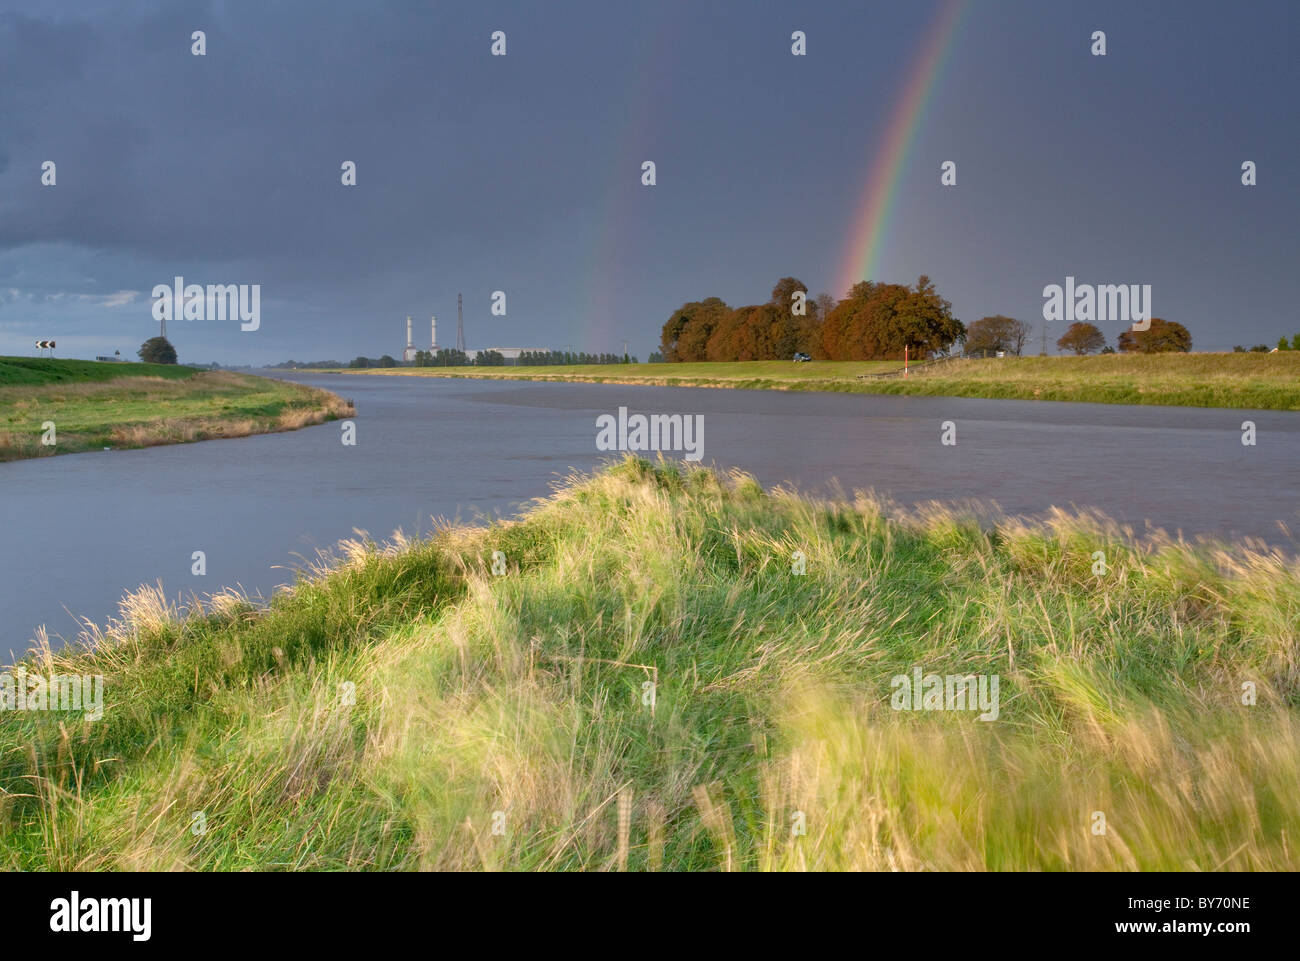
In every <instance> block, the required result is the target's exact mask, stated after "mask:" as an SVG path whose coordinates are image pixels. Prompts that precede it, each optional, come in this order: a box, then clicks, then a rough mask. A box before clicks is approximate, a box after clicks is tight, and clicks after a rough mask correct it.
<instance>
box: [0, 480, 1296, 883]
mask: <svg viewBox="0 0 1300 961" xmlns="http://www.w3.org/2000/svg"><path fill="white" fill-rule="evenodd" d="M497 551H499V552H501V553H502V554H503V555H504V558H503V561H504V572H503V573H501V574H499V575H494V574H493V573H492V570H491V568H492V566H493V552H497ZM795 551H801V552H803V554H804V555H805V557H806V573H804V574H802V575H796V574H794V573H792V569H791V568H792V556H793V554H794V552H795ZM1097 551H1102V552H1104V554H1105V564H1106V571H1105V573H1103V574H1100V575H1099V574H1097V573H1095V572H1094V571H1095V565H1096V563H1097V557H1096V554H1095V552H1097ZM1297 623H1300V568H1298V567H1297V565H1296V562H1295V560H1293V559H1285V558H1283V557H1281V556H1274V555H1271V554H1268V553H1261V552H1255V551H1253V550H1251V549H1249V548H1248V547H1245V546H1238V547H1233V548H1230V549H1229V548H1225V549H1221V550H1209V549H1205V550H1197V549H1192V548H1189V547H1187V546H1183V545H1177V544H1170V543H1156V544H1149V545H1147V546H1144V547H1140V548H1135V547H1133V546H1129V545H1127V543H1126V540H1125V538H1124V537H1123V536H1122V535H1121V533H1120V532H1117V531H1115V530H1113V529H1111V528H1110V527H1108V526H1107V525H1106V524H1104V523H1102V522H1099V521H1096V520H1093V519H1091V518H1088V517H1081V516H1073V515H1065V514H1060V515H1058V516H1056V517H1055V519H1054V520H1053V521H1052V522H1051V523H1050V524H1047V525H1045V526H1042V527H1033V526H1026V525H1023V524H1019V523H1009V522H1004V523H1002V524H1001V525H1000V526H998V527H997V529H996V531H994V532H993V533H984V532H982V530H981V528H980V526H979V525H977V524H976V523H974V522H973V521H972V520H970V519H969V518H965V517H963V516H961V515H958V514H955V513H953V512H952V511H950V510H947V509H944V508H940V507H936V508H934V509H933V510H930V511H927V512H923V513H920V514H913V515H911V516H906V517H900V516H896V514H895V511H894V510H893V509H892V508H891V507H890V506H889V505H887V504H883V503H881V502H879V501H876V500H874V499H872V498H869V497H866V496H859V497H857V499H856V500H855V501H854V502H853V503H852V504H842V505H838V506H836V505H829V504H822V503H814V502H811V501H808V500H804V499H800V498H796V497H793V496H788V495H784V494H780V493H775V494H774V493H764V492H763V491H762V490H761V489H760V488H759V487H758V486H757V485H756V484H755V483H754V482H753V481H752V480H749V479H745V478H742V477H732V478H721V477H719V476H718V475H716V474H713V473H711V472H708V471H705V470H699V469H695V470H689V471H686V472H682V471H679V470H678V469H677V468H675V467H653V466H651V465H649V464H647V463H646V462H644V461H638V460H628V461H625V462H623V463H622V464H619V465H617V466H614V467H612V468H610V469H609V470H607V471H605V472H604V473H602V474H599V475H597V476H596V477H594V478H589V479H575V480H574V481H573V482H572V483H570V484H569V485H567V486H566V487H565V488H564V489H563V490H561V491H559V492H557V494H556V496H554V497H553V498H551V499H549V500H547V501H544V502H541V503H539V504H538V505H537V506H536V507H535V509H533V510H531V511H530V512H529V513H527V514H526V515H524V516H523V517H522V518H521V519H519V520H517V521H515V522H508V523H498V524H494V525H492V526H491V527H487V528H453V529H445V530H443V531H442V532H441V533H439V534H437V535H435V536H434V537H433V538H431V539H429V540H424V541H419V542H415V543H404V542H400V541H399V542H397V543H394V544H389V545H386V546H376V545H374V544H371V543H363V542H356V543H351V544H347V545H344V546H343V547H342V548H341V551H340V559H339V560H338V561H337V563H336V565H335V568H334V570H333V571H332V573H328V574H318V575H317V576H315V577H313V578H311V579H304V580H302V581H301V582H300V583H299V584H298V585H297V586H296V587H295V588H294V589H293V590H292V591H289V592H284V593H281V594H279V595H277V597H276V598H275V600H274V601H273V602H272V604H271V606H270V608H269V609H268V610H264V611H258V610H254V609H253V608H252V607H251V606H250V605H249V604H248V603H247V602H245V601H244V600H243V599H242V598H241V597H239V596H238V595H235V594H227V595H223V596H220V597H218V598H216V599H214V600H212V601H211V602H210V604H209V605H208V609H207V612H206V613H205V614H203V615H202V616H192V617H190V618H188V619H184V620H182V619H180V618H178V617H177V615H176V614H175V612H174V611H171V610H169V609H168V608H167V606H166V605H165V604H164V603H163V602H162V600H161V599H160V598H159V597H158V596H157V594H155V593H153V592H150V591H143V592H141V593H139V594H136V595H133V596H131V597H129V598H128V599H127V600H126V601H125V602H124V605H123V620H122V621H121V622H120V623H117V624H114V625H112V626H111V627H110V628H109V629H108V630H107V631H106V632H105V633H104V634H103V635H102V636H100V638H99V640H98V645H97V647H96V648H95V649H94V650H93V651H89V652H80V653H78V652H68V653H61V654H46V655H44V656H36V657H34V658H33V660H32V661H31V662H30V663H29V664H28V665H27V666H28V668H29V670H32V671H41V672H43V673H45V674H46V675H49V674H50V673H56V674H63V675H94V674H101V675H103V676H104V677H105V686H104V714H103V718H102V719H101V720H97V721H89V720H85V719H83V718H82V717H81V716H80V715H79V714H76V713H69V712H51V713H45V714H41V713H36V712H30V711H29V712H17V711H5V712H0V867H5V868H11V869H61V870H101V869H139V868H158V869H172V868H196V869H219V870H237V869H246V868H265V869H273V870H274V869H337V868H350V869H384V870H388V869H416V868H426V869H474V868H495V869H507V870H512V869H528V870H563V869H591V870H606V869H616V868H619V867H621V866H624V865H625V866H626V867H628V868H629V869H633V870H643V869H656V868H662V869H698V870H718V869H721V870H787V869H794V870H798V869H805V868H814V869H846V868H847V869H872V870H874V869H880V870H894V869H899V870H922V869H963V870H965V869H970V870H986V869H988V870H1012V869H1046V870H1052V869H1076V870H1093V869H1095V870H1175V871H1184V870H1207V871H1209V870H1217V869H1235V870H1250V869H1287V870H1296V869H1298V868H1300V713H1298V712H1300V641H1298V639H1297V628H1296V625H1297ZM918 668H919V669H920V670H922V671H923V672H925V673H930V672H934V673H937V674H941V675H948V674H977V675H997V676H998V677H999V678H1000V689H999V690H1000V708H999V712H998V717H997V719H996V720H991V721H981V720H978V719H977V718H976V716H975V712H972V711H969V710H967V711H961V710H958V711H929V712H906V711H895V710H891V693H892V689H891V679H892V678H894V677H895V676H898V675H908V676H910V675H911V674H912V672H913V670H914V669H918ZM1246 682H1250V683H1251V684H1253V685H1254V686H1255V688H1256V690H1257V691H1258V703H1257V704H1255V705H1253V706H1245V705H1243V703H1242V691H1243V684H1245V683H1246ZM353 702H354V703H353ZM620 812H621V814H622V816H621V817H620ZM1097 812H1100V814H1101V816H1103V817H1104V825H1105V829H1104V833H1094V832H1095V831H1096V830H1097V828H1098V826H1099V825H1100V824H1101V822H1100V821H1099V820H1098V813H1097ZM801 827H802V828H803V829H804V830H803V831H802V832H800V831H799V830H798V829H799V828H801ZM494 829H495V830H494Z"/></svg>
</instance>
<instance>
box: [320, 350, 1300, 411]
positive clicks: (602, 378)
mask: <svg viewBox="0 0 1300 961" xmlns="http://www.w3.org/2000/svg"><path fill="white" fill-rule="evenodd" d="M899 369H901V365H900V364H899V363H897V362H896V361H812V362H810V363H804V364H795V363H793V362H787V361H745V362H738V363H687V364H636V365H620V364H613V365H592V366H576V367H504V368H503V367H495V368H493V367H488V368H475V367H469V368H465V367H461V368H455V367H452V368H438V367H422V368H371V369H366V370H346V371H340V372H341V373H349V374H353V373H364V374H386V375H399V376H400V375H405V376H416V377H421V376H422V377H479V378H488V379H516V380H540V381H547V380H550V381H573V382H587V383H620V384H657V385H663V386H669V387H732V388H748V389H768V390H819V391H838V392H841V393H854V394H929V395H940V396H945V397H987V398H995V399H1003V400H1058V401H1075V402H1086V403H1099V404H1157V405H1167V406H1177V407H1230V408H1241V409H1250V410H1300V351H1286V352H1281V351H1280V352H1278V353H1276V354H1249V353H1248V354H1209V353H1204V354H1106V355H1098V356H1091V357H1009V358H1004V359H1002V360H994V359H989V360H959V361H955V362H952V363H949V364H942V365H936V366H934V367H928V368H922V369H920V370H913V371H912V372H911V375H910V376H909V377H908V378H907V379H906V380H904V379H903V378H901V377H894V378H879V379H869V380H858V379H857V377H858V375H859V374H868V373H882V372H886V371H893V370H899Z"/></svg>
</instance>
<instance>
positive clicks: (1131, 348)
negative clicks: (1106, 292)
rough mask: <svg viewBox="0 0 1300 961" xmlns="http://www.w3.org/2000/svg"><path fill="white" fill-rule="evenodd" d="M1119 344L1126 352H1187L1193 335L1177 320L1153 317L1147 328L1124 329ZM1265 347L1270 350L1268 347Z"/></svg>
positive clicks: (1122, 351) (1121, 349)
mask: <svg viewBox="0 0 1300 961" xmlns="http://www.w3.org/2000/svg"><path fill="white" fill-rule="evenodd" d="M1117 346H1118V347H1119V349H1120V352H1121V353H1125V354H1132V353H1139V354H1163V353H1184V354H1185V353H1187V352H1188V351H1189V350H1191V349H1192V335H1191V334H1190V333H1189V332H1188V330H1187V328H1186V327H1184V326H1183V325H1182V324H1180V323H1178V322H1177V321H1174V320H1162V319H1161V318H1159V317H1152V318H1151V326H1150V328H1149V329H1147V330H1125V331H1123V332H1122V333H1121V334H1120V335H1119V340H1118V342H1117ZM1264 349H1265V350H1268V348H1267V347H1265V348H1264Z"/></svg>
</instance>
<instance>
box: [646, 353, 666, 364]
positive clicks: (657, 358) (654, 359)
mask: <svg viewBox="0 0 1300 961" xmlns="http://www.w3.org/2000/svg"><path fill="white" fill-rule="evenodd" d="M663 362H664V355H663V354H661V353H659V351H657V350H655V351H651V352H650V359H649V360H648V361H647V363H650V364H662V363H663Z"/></svg>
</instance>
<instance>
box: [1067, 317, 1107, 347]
mask: <svg viewBox="0 0 1300 961" xmlns="http://www.w3.org/2000/svg"><path fill="white" fill-rule="evenodd" d="M1105 346H1106V335H1105V334H1103V333H1102V332H1101V329H1100V328H1098V327H1097V326H1096V325H1094V324H1088V323H1084V322H1083V321H1080V320H1076V321H1075V322H1074V323H1072V324H1071V325H1070V326H1069V327H1067V328H1066V329H1065V333H1064V334H1062V335H1061V338H1060V339H1059V340H1058V341H1057V342H1056V347H1057V349H1058V350H1068V351H1071V352H1072V353H1075V354H1078V355H1080V356H1082V355H1083V354H1091V353H1092V352H1093V351H1097V350H1101V349H1102V348H1103V347H1105Z"/></svg>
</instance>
